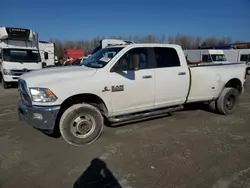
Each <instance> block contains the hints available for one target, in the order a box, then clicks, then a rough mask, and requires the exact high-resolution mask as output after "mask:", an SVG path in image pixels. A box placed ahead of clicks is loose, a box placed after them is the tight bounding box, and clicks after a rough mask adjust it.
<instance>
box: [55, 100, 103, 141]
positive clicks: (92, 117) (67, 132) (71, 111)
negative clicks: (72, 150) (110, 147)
mask: <svg viewBox="0 0 250 188" xmlns="http://www.w3.org/2000/svg"><path fill="white" fill-rule="evenodd" d="M103 127H104V124H103V117H102V114H101V113H100V111H99V110H98V109H97V108H96V107H94V106H92V105H89V104H85V103H83V104H75V105H73V106H71V107H69V108H68V109H67V110H66V111H65V112H64V113H63V115H62V117H61V119H60V124H59V130H60V133H61V135H62V137H63V138H64V140H65V141H66V142H68V143H69V144H71V145H75V146H82V145H87V144H91V143H93V142H94V141H95V140H97V139H98V138H99V136H100V135H101V133H102V131H103Z"/></svg>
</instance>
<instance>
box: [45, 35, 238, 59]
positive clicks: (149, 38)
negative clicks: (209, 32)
mask: <svg viewBox="0 0 250 188" xmlns="http://www.w3.org/2000/svg"><path fill="white" fill-rule="evenodd" d="M109 38H115V39H123V40H131V41H134V42H136V43H169V44H179V45H181V46H182V48H183V49H197V48H198V46H214V45H225V44H230V43H233V42H235V43H237V42H241V41H233V40H232V39H231V38H230V37H223V38H216V37H209V38H202V37H193V36H186V35H176V36H169V37H167V36H166V35H162V36H157V35H153V34H149V35H146V36H139V35H135V36H129V37H117V36H113V37H109ZM101 39H103V37H96V38H93V39H90V40H78V41H70V40H66V41H61V40H57V39H51V40H50V42H53V43H55V55H56V56H57V57H62V56H63V52H64V50H65V49H84V51H85V54H86V55H88V54H90V53H91V52H92V51H93V50H94V48H95V47H97V46H98V45H99V42H100V40H101Z"/></svg>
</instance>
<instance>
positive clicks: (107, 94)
mask: <svg viewBox="0 0 250 188" xmlns="http://www.w3.org/2000/svg"><path fill="white" fill-rule="evenodd" d="M245 79H246V65H245V64H240V63H227V64H225V63H222V64H219V63H217V64H215V63H211V64H209V63H207V64H203V65H200V66H198V65H194V66H188V65H187V62H186V58H185V55H184V53H183V50H182V48H181V47H180V46H179V45H173V44H127V45H116V46H108V47H106V48H103V49H101V50H99V51H97V52H96V53H94V54H93V55H92V56H90V57H89V58H88V59H86V60H85V61H83V62H82V63H81V64H80V65H79V66H72V67H57V68H48V69H43V70H39V71H33V72H30V73H26V74H24V75H22V76H21V77H20V78H19V86H18V88H19V92H20V96H21V99H20V100H19V102H18V107H17V109H18V114H19V117H20V119H21V120H24V121H25V122H26V123H27V124H29V125H31V126H33V127H34V128H36V129H39V130H41V131H43V132H45V133H47V134H54V133H55V132H56V131H57V132H59V133H60V135H61V136H62V137H63V138H64V139H65V141H66V142H68V143H69V144H72V145H76V146H79V145H86V144H90V143H93V142H94V141H95V140H96V139H98V137H99V136H100V135H101V133H102V131H103V127H104V124H105V123H106V122H107V123H108V124H109V125H112V124H113V125H116V124H121V123H125V122H132V121H135V120H140V119H148V118H151V117H154V116H163V115H164V114H168V113H172V112H174V111H178V110H181V109H183V106H184V105H185V104H187V103H204V104H205V103H206V104H208V106H209V105H210V106H211V107H213V109H214V110H215V111H216V112H218V113H221V114H225V115H228V114H231V113H233V112H234V111H235V110H236V109H237V106H238V104H239V97H240V95H241V94H242V93H243V91H244V83H245ZM104 122H105V123H104Z"/></svg>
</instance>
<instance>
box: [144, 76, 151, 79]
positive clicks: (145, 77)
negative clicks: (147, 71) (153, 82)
mask: <svg viewBox="0 0 250 188" xmlns="http://www.w3.org/2000/svg"><path fill="white" fill-rule="evenodd" d="M142 78H143V79H148V78H152V75H145V76H143V77H142Z"/></svg>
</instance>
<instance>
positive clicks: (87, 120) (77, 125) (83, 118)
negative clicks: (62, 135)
mask: <svg viewBox="0 0 250 188" xmlns="http://www.w3.org/2000/svg"><path fill="white" fill-rule="evenodd" d="M95 128H96V122H95V119H94V118H93V117H92V116H91V115H89V114H82V115H79V116H77V117H76V118H74V119H73V120H72V122H71V124H70V131H71V133H72V134H73V135H74V136H75V137H77V138H86V137H88V136H90V135H91V134H92V133H93V132H94V130H95Z"/></svg>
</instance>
